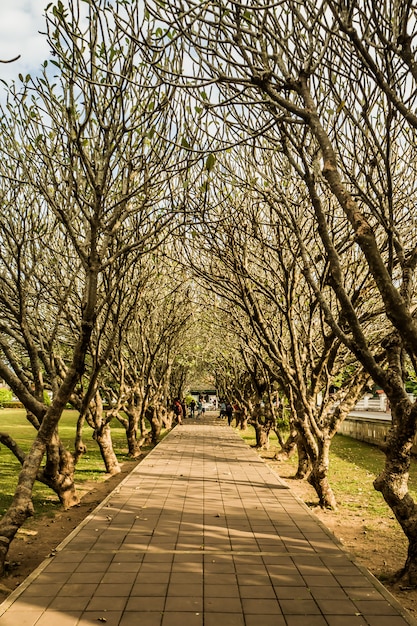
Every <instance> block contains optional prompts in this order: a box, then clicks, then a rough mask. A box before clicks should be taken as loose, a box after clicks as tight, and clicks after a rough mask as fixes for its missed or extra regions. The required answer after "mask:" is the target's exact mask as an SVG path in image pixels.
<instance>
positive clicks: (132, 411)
mask: <svg viewBox="0 0 417 626" xmlns="http://www.w3.org/2000/svg"><path fill="white" fill-rule="evenodd" d="M125 413H126V415H127V417H128V427H127V430H126V439H127V447H128V451H129V452H128V454H129V456H130V457H132V458H133V459H137V458H139V457H140V455H141V454H142V451H141V449H140V445H139V442H138V440H137V434H138V423H139V416H140V410H139V409H138V407H136V406H135V405H134V404H133V403H129V406H128V407H126V409H125Z"/></svg>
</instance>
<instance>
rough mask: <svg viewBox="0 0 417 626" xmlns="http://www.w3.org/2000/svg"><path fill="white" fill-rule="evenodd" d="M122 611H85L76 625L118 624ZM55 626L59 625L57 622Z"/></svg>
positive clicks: (106, 625) (111, 625)
mask: <svg viewBox="0 0 417 626" xmlns="http://www.w3.org/2000/svg"><path fill="white" fill-rule="evenodd" d="M122 615H123V613H122V611H85V612H84V613H83V614H82V616H81V619H80V621H79V622H78V623H77V626H91V625H92V624H102V623H103V624H105V626H119V622H120V619H121V617H122ZM56 626H60V622H57V624H56Z"/></svg>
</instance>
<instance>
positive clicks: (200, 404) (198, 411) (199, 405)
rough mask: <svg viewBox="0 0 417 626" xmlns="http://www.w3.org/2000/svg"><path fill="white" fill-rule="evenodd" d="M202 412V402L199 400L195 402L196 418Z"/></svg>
mask: <svg viewBox="0 0 417 626" xmlns="http://www.w3.org/2000/svg"><path fill="white" fill-rule="evenodd" d="M202 414H203V403H202V402H201V400H199V401H198V402H197V418H199V417H201V416H202Z"/></svg>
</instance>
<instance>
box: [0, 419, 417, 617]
mask: <svg viewBox="0 0 417 626" xmlns="http://www.w3.org/2000/svg"><path fill="white" fill-rule="evenodd" d="M99 623H105V624H107V626H365V625H366V626H406V625H407V624H408V625H414V626H416V622H415V621H413V620H412V618H411V617H409V616H408V614H406V613H405V612H404V611H402V609H401V607H400V606H399V605H398V604H397V603H396V601H395V600H394V599H393V598H392V597H391V596H390V595H389V594H388V593H387V592H386V591H385V590H384V588H383V587H382V586H381V585H380V584H379V583H378V582H377V581H376V580H375V579H374V578H373V577H372V576H370V575H369V574H368V573H367V572H365V571H364V570H363V569H362V568H360V567H359V566H358V565H357V564H355V563H354V562H352V560H351V558H350V557H349V556H348V555H347V554H346V553H345V552H344V550H343V548H342V547H341V546H340V545H339V544H338V543H337V542H336V540H335V539H334V538H333V537H332V535H330V534H329V533H328V532H327V530H326V529H325V528H324V527H323V526H322V525H321V524H320V523H319V522H318V521H317V519H316V518H315V517H314V516H313V515H312V514H311V513H310V512H309V511H308V509H307V508H306V507H305V506H304V505H303V504H302V503H301V502H299V501H298V500H297V499H296V498H295V497H294V496H293V495H292V494H291V492H290V490H289V489H287V488H286V487H285V485H284V484H283V483H282V482H281V481H280V479H279V478H278V477H277V476H276V475H275V474H274V472H273V471H272V470H271V469H270V468H269V467H268V466H267V465H266V464H265V463H264V462H263V461H262V460H261V459H260V458H259V457H258V456H257V454H256V453H255V452H254V451H253V450H252V449H250V448H249V447H248V446H247V445H246V444H245V443H243V441H242V440H241V438H240V437H239V435H238V434H237V433H235V432H234V431H233V429H231V428H229V427H228V426H226V425H225V423H224V422H223V421H222V422H220V421H219V420H211V421H210V419H207V420H205V422H204V423H202V422H200V423H197V422H194V421H193V422H191V420H187V421H186V423H185V425H183V426H181V427H177V428H175V429H174V430H173V431H171V433H170V434H169V435H168V437H166V438H165V439H164V441H163V442H162V443H160V444H159V445H158V446H157V447H156V448H155V450H153V451H152V452H151V454H149V456H148V457H147V458H146V459H145V460H144V461H143V462H142V463H140V464H139V465H138V466H137V467H136V469H135V470H134V471H133V472H132V473H131V474H130V475H129V476H128V477H127V478H126V479H125V480H124V482H123V483H121V485H119V486H118V487H117V488H116V489H115V491H113V492H112V493H111V494H110V496H109V497H108V498H107V499H106V500H105V501H104V502H103V504H102V505H101V506H100V507H98V508H97V509H96V510H95V511H94V512H93V513H92V514H91V515H90V517H89V518H88V519H87V520H86V521H85V522H84V523H83V524H81V525H80V526H79V527H78V528H77V529H76V530H75V531H74V532H73V533H72V534H71V535H70V536H69V537H68V538H67V540H66V541H65V542H63V543H62V544H61V545H60V546H59V548H58V550H57V554H56V556H54V557H52V558H50V559H49V560H47V561H45V562H44V563H43V564H42V565H41V566H40V567H39V568H38V569H37V570H36V572H34V574H33V575H32V576H30V577H29V578H28V579H27V581H25V583H23V584H22V585H21V586H20V587H19V590H17V591H15V592H14V593H13V594H12V595H11V596H9V598H8V599H7V600H6V601H5V602H4V603H3V604H2V605H0V626H35V625H36V626H92V625H93V624H95V625H97V624H99Z"/></svg>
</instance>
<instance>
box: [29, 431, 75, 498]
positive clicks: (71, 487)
mask: <svg viewBox="0 0 417 626" xmlns="http://www.w3.org/2000/svg"><path fill="white" fill-rule="evenodd" d="M74 473H75V465H74V457H73V455H72V454H71V453H70V452H68V450H65V448H64V447H63V446H62V444H61V441H60V439H59V435H58V432H57V431H55V432H54V434H53V435H52V437H51V440H50V442H49V443H48V445H47V447H46V463H45V467H44V468H43V469H42V470H41V471H40V472H39V473H38V476H37V478H38V480H40V481H41V482H43V483H44V484H45V485H48V487H50V488H51V489H52V490H53V491H54V492H55V493H56V494H57V496H58V498H59V501H60V502H61V504H62V506H63V507H64V509H70V508H71V507H72V506H76V505H78V504H79V503H80V499H79V497H78V495H77V492H76V489H75V484H74Z"/></svg>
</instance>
